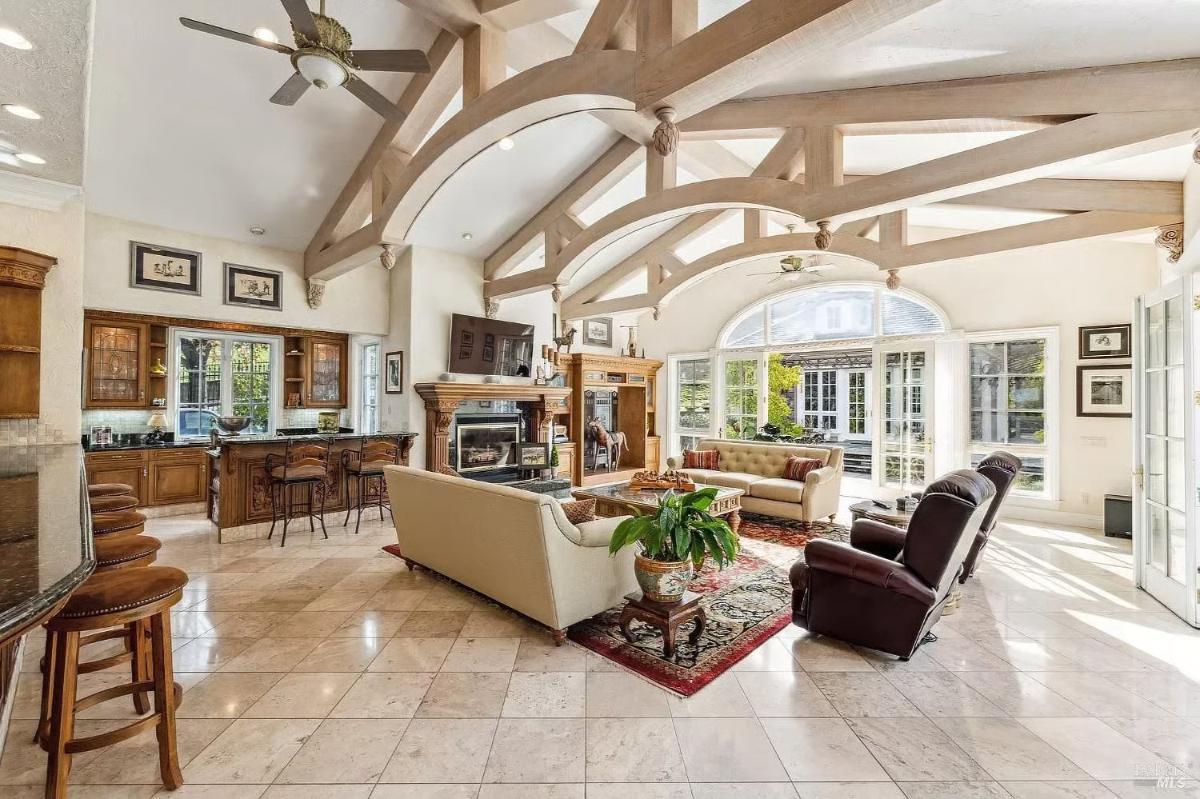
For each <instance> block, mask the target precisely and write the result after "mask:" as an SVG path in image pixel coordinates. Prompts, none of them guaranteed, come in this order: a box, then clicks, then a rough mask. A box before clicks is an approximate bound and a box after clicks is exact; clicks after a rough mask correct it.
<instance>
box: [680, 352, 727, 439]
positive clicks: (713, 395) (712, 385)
mask: <svg viewBox="0 0 1200 799" xmlns="http://www.w3.org/2000/svg"><path fill="white" fill-rule="evenodd" d="M680 361H708V370H709V371H708V374H709V381H710V382H709V388H708V391H709V395H708V396H709V403H710V407H709V412H708V425H709V426H708V429H707V430H703V431H701V430H699V429H695V428H682V427H680V426H679V362H680ZM716 378H717V370H716V369H714V368H713V353H712V352H711V351H709V352H687V353H680V354H677V355H668V356H667V457H671V458H674V457H680V456H682V455H683V453H682V452H679V451H678V449H679V439H680V438H681V437H682V436H685V435H700V434H703V435H706V436H708V437H709V438H716V435H714V433H713V424H714V423H715V422H716V420H717V415H718V406H717V400H718V397H717V395H718V393H720V390H719V388H718V386H717V383H718V382H719V381H718V380H717V379H716ZM721 429H724V425H722V427H721Z"/></svg>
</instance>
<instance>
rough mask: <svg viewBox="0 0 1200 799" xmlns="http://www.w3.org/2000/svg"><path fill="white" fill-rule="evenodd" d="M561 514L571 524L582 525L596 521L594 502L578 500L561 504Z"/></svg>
mask: <svg viewBox="0 0 1200 799" xmlns="http://www.w3.org/2000/svg"><path fill="white" fill-rule="evenodd" d="M562 509H563V513H565V514H567V521H569V522H570V523H571V524H583V523H584V522H594V521H596V500H594V499H580V500H576V501H575V502H564V503H562Z"/></svg>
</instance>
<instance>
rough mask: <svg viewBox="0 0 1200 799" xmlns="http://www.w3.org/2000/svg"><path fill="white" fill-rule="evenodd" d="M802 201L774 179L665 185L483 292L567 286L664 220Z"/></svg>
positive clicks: (793, 207)
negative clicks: (607, 252)
mask: <svg viewBox="0 0 1200 799" xmlns="http://www.w3.org/2000/svg"><path fill="white" fill-rule="evenodd" d="M803 202H804V187H803V186H801V185H799V184H796V183H793V182H792V181H789V180H778V179H775V178H718V179H716V180H703V181H699V182H697V183H689V184H688V185H686V186H679V187H678V188H674V189H667V190H666V191H661V192H657V193H655V194H652V195H650V196H648V197H643V198H641V199H639V200H635V201H633V202H631V203H629V204H628V205H623V206H621V207H620V208H618V209H617V210H615V211H613V212H612V213H610V214H608V215H607V216H605V217H603V218H601V219H599V220H597V221H596V222H595V223H594V224H592V225H591V226H589V227H588V228H586V229H585V230H584V231H583V232H581V233H580V234H579V235H578V236H576V237H575V238H573V239H571V241H570V242H569V243H568V244H567V246H566V247H564V248H563V250H562V252H560V253H559V254H558V257H557V258H555V259H554V262H553V263H550V264H547V265H546V266H544V267H542V268H540V269H534V270H531V271H529V272H522V273H520V274H516V275H511V276H509V277H505V278H501V279H499V280H493V281H490V282H488V284H487V285H486V286H485V287H484V294H485V296H488V297H494V298H497V299H499V298H502V297H510V296H514V295H518V294H526V293H529V292H531V291H537V290H539V289H542V288H545V287H547V286H552V285H566V284H567V283H569V282H570V280H571V278H572V277H574V275H575V273H576V272H578V271H579V270H580V269H581V268H583V265H584V264H586V263H587V262H588V261H589V260H590V259H591V258H593V257H594V256H596V255H597V254H599V253H600V252H601V251H602V250H603V249H604V248H606V247H608V246H610V245H611V244H613V243H614V242H616V241H618V240H619V239H621V238H624V237H625V236H628V235H629V234H631V233H635V232H637V231H638V230H641V229H642V228H645V227H649V226H650V225H654V224H657V223H659V222H663V221H665V220H668V219H673V218H676V217H681V216H687V215H688V214H693V213H698V212H701V211H711V210H717V209H724V208H760V209H762V208H765V209H768V210H773V211H780V212H782V213H788V214H794V215H796V216H803V213H802V212H803V205H802V204H803ZM809 242H810V244H811V242H812V238H811V236H810V237H809Z"/></svg>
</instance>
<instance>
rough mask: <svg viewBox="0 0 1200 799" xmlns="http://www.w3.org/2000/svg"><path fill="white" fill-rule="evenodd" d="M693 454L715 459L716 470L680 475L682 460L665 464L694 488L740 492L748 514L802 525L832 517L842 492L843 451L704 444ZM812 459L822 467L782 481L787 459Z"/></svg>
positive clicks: (753, 443) (756, 444) (720, 442)
mask: <svg viewBox="0 0 1200 799" xmlns="http://www.w3.org/2000/svg"><path fill="white" fill-rule="evenodd" d="M696 449H698V450H709V449H715V450H716V451H717V452H719V453H720V462H719V464H718V466H719V468H718V469H683V468H682V465H683V459H682V458H668V459H667V465H668V466H669V467H670V468H672V469H680V470H681V471H683V472H686V473H687V475H688V476H689V477H691V478H692V479H693V480H695V481H696V482H697V483H705V484H707V485H719V486H728V487H730V488H740V489H742V490H743V491H745V492H746V493H745V496H743V497H742V508H744V509H745V510H748V511H750V512H751V513H763V514H766V515H768V516H781V517H783V518H786V519H796V520H797V521H800V522H804V523H806V524H808V523H811V522H813V521H815V520H816V519H823V518H825V517H829V518H830V519H832V518H833V517H834V516H835V515H836V514H837V508H838V492H839V491H841V488H842V452H843V450H842V448H841V447H814V446H803V445H792V444H774V443H770V442H764V441H731V440H728V439H705V440H703V441H701V442H700V443H699V444H697V445H696ZM792 455H798V456H800V457H802V458H816V459H817V460H819V461H821V463H823V464H824V465H823V466H822V467H821V468H819V469H814V470H812V471H811V472H809V473H808V476H807V477H806V478H805V480H804V482H799V481H797V480H785V479H783V467H784V465H785V464H786V463H787V459H788V457H789V456H792Z"/></svg>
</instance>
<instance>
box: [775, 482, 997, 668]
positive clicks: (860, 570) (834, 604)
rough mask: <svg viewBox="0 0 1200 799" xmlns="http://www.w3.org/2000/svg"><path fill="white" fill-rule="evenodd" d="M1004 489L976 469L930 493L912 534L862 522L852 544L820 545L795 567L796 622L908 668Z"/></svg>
mask: <svg viewBox="0 0 1200 799" xmlns="http://www.w3.org/2000/svg"><path fill="white" fill-rule="evenodd" d="M995 493H996V487H995V486H994V485H992V483H991V481H990V480H988V479H987V478H986V477H984V476H983V475H981V474H979V473H978V472H976V471H973V470H971V469H960V470H959V471H956V472H950V473H949V474H947V475H944V476H942V477H941V478H939V479H938V480H935V481H934V482H933V483H930V484H929V486H928V487H927V488H926V489H925V494H924V496H923V497H922V498H921V502H920V504H919V505H917V509H916V511H914V512H913V517H912V521H911V522H910V523H909V526H908V531H907V533H906V532H905V531H904V530H900V529H898V528H896V527H892V526H890V525H887V524H881V523H880V522H876V521H872V520H870V519H859V520H858V521H856V522H855V523H854V525H853V527H852V528H851V530H850V543H849V544H848V545H847V544H843V543H838V542H834V541H827V540H823V539H817V540H816V541H812V542H810V543H809V544H808V546H807V547H805V550H804V561H798V562H797V563H796V564H795V565H793V566H792V570H791V581H792V621H793V622H795V623H796V624H797V625H799V626H801V627H804V628H806V629H807V630H809V631H810V632H814V633H819V634H821V635H829V636H832V637H834V638H840V639H841V640H843V641H847V642H849V643H852V644H858V645H860V646H867V647H870V648H872V649H878V650H880V651H883V652H888V653H890V654H893V655H897V656H899V657H900V658H902V659H905V660H907V659H908V658H909V657H911V656H912V653H913V652H914V651H916V649H917V647H918V646H919V645H920V644H921V642H922V640H923V639H924V638H925V635H926V633H928V632H929V630H930V628H931V627H933V625H934V623H935V622H936V621H937V620H938V618H939V617H940V616H941V613H942V605H944V604H945V602H946V599H947V598H948V597H949V595H950V588H951V586H953V584H954V580H955V578H956V577H958V575H959V573H960V571H961V569H962V564H963V560H964V559H965V558H966V556H967V552H968V551H969V550H970V548H971V544H972V542H973V541H974V540H975V532H976V531H977V530H978V529H979V525H980V523H981V522H982V521H983V517H984V516H985V515H986V514H987V512H988V508H989V507H990V506H991V503H992V498H993V496H994V495H995Z"/></svg>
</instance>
